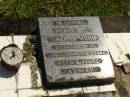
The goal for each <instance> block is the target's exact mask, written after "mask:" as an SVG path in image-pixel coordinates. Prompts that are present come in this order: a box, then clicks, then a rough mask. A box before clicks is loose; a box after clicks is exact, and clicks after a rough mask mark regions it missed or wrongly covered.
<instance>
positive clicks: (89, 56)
mask: <svg viewBox="0 0 130 97" xmlns="http://www.w3.org/2000/svg"><path fill="white" fill-rule="evenodd" d="M38 21H39V27H40V37H41V47H42V52H43V56H44V64H43V65H44V68H45V73H46V79H47V81H48V83H50V84H53V83H55V84H56V83H58V84H59V83H78V82H81V83H95V82H96V83H98V82H99V83H102V82H107V81H110V82H112V81H113V79H114V70H113V65H112V62H111V59H110V56H109V52H108V49H107V48H106V45H105V42H104V36H103V31H102V27H101V24H100V20H99V18H98V17H50V18H49V17H48V18H39V19H38Z"/></svg>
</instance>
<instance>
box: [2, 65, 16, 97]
mask: <svg viewBox="0 0 130 97" xmlns="http://www.w3.org/2000/svg"><path fill="white" fill-rule="evenodd" d="M14 74H15V73H14V72H12V71H8V70H6V69H5V68H4V67H3V66H2V65H1V63H0V91H3V90H16V80H15V75H14ZM0 97H2V96H0Z"/></svg>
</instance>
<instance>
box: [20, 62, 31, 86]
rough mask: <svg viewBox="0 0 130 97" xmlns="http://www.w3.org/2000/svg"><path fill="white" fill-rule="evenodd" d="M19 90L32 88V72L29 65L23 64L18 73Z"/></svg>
mask: <svg viewBox="0 0 130 97" xmlns="http://www.w3.org/2000/svg"><path fill="white" fill-rule="evenodd" d="M17 75H18V77H17V78H18V89H29V88H32V81H31V71H30V67H29V62H28V63H23V64H22V65H21V66H20V68H19V71H18V74H17Z"/></svg>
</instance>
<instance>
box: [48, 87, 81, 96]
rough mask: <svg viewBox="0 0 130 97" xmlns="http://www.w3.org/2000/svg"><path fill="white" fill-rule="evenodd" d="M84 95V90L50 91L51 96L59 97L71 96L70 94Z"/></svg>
mask: <svg viewBox="0 0 130 97" xmlns="http://www.w3.org/2000/svg"><path fill="white" fill-rule="evenodd" d="M78 93H83V90H82V88H81V87H80V88H70V89H55V90H48V94H49V96H59V95H61V96H62V95H70V94H78Z"/></svg>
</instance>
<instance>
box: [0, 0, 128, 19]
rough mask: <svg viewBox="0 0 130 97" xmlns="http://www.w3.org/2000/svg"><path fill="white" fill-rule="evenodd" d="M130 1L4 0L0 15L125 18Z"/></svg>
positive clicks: (0, 2) (1, 2)
mask: <svg viewBox="0 0 130 97" xmlns="http://www.w3.org/2000/svg"><path fill="white" fill-rule="evenodd" d="M128 2H130V1H129V0H3V1H0V15H1V16H14V17H38V16H39V17H40V16H117V15H120V16H123V15H128V10H129V9H130V7H128V6H130V5H129V4H128Z"/></svg>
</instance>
